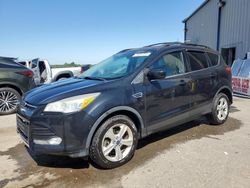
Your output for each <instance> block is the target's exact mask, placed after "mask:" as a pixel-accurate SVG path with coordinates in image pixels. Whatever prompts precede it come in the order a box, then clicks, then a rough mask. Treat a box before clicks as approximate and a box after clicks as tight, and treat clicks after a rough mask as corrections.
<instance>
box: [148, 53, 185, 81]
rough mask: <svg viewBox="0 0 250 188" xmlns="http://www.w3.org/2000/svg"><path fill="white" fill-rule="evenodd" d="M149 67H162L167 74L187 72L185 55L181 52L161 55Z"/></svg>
mask: <svg viewBox="0 0 250 188" xmlns="http://www.w3.org/2000/svg"><path fill="white" fill-rule="evenodd" d="M149 68H150V69H162V70H164V71H165V73H166V76H173V75H177V74H182V73H184V72H185V65H184V61H183V55H182V53H181V52H174V53H169V54H167V55H164V56H163V57H161V58H160V59H159V60H157V61H156V62H155V63H153V64H152V65H151V66H150V67H149Z"/></svg>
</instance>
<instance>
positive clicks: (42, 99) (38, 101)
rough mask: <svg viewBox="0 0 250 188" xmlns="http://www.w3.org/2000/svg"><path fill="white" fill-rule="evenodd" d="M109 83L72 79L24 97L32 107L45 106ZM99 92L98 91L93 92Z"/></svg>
mask: <svg viewBox="0 0 250 188" xmlns="http://www.w3.org/2000/svg"><path fill="white" fill-rule="evenodd" d="M107 82H108V81H99V80H85V79H79V78H70V79H65V80H62V81H58V82H54V83H51V84H45V85H43V86H40V87H37V88H35V89H33V90H31V91H29V92H28V93H26V94H25V96H24V101H25V102H27V103H29V104H32V105H44V104H48V103H51V102H54V101H58V100H61V99H64V98H68V97H73V96H77V95H81V94H85V93H88V92H92V91H91V88H92V89H93V87H94V86H97V85H101V84H104V83H107ZM93 92H97V91H93Z"/></svg>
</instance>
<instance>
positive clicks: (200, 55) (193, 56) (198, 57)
mask: <svg viewBox="0 0 250 188" xmlns="http://www.w3.org/2000/svg"><path fill="white" fill-rule="evenodd" d="M187 54H188V57H189V62H190V68H191V70H192V71H196V70H201V69H205V68H208V63H207V58H206V55H205V53H204V52H194V51H193V52H187Z"/></svg>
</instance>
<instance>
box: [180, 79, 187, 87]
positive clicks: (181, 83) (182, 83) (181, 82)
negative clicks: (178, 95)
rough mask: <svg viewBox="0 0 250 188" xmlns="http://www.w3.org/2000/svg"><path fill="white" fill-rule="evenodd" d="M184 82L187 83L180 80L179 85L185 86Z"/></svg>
mask: <svg viewBox="0 0 250 188" xmlns="http://www.w3.org/2000/svg"><path fill="white" fill-rule="evenodd" d="M186 84H187V82H185V81H184V80H181V81H180V84H179V85H180V86H185V85H186Z"/></svg>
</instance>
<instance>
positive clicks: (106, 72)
mask: <svg viewBox="0 0 250 188" xmlns="http://www.w3.org/2000/svg"><path fill="white" fill-rule="evenodd" d="M150 55H151V52H135V51H126V52H122V53H118V54H115V55H113V56H111V57H110V58H108V59H106V60H104V61H102V62H101V63H99V64H97V65H95V66H93V67H91V68H90V69H88V70H87V71H86V72H84V73H83V74H81V75H80V77H81V78H85V77H95V78H102V79H115V78H121V77H124V76H126V75H129V74H131V73H133V72H134V71H135V70H136V69H137V67H139V66H140V65H141V64H142V63H143V62H145V60H146V59H147V58H148V57H149V56H150Z"/></svg>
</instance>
